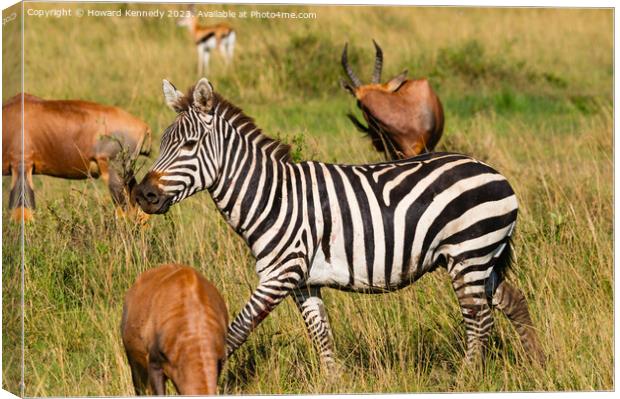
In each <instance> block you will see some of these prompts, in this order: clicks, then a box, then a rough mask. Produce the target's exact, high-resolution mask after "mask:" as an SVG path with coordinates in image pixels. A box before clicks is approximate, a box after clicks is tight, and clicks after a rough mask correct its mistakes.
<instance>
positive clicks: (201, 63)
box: [177, 5, 237, 76]
mask: <svg viewBox="0 0 620 399" xmlns="http://www.w3.org/2000/svg"><path fill="white" fill-rule="evenodd" d="M194 11H195V8H194V6H193V5H192V6H190V8H189V11H188V15H187V16H186V17H183V18H181V19H180V20H179V21H178V23H177V25H178V26H185V27H187V28H188V29H189V32H190V35H191V37H192V39H193V40H194V43H195V44H196V51H197V54H198V75H199V76H203V75H204V74H205V73H206V72H208V70H209V58H210V56H211V51H213V50H215V49H216V48H218V49H219V50H220V53H221V54H222V56H223V58H224V62H225V63H226V65H229V64H230V63H231V62H232V57H233V52H234V51H235V40H236V38H237V34H236V33H235V31H234V30H233V28H232V27H231V26H230V25H228V24H226V23H219V24H216V25H209V26H202V25H199V24H198V17H196V15H195V14H194Z"/></svg>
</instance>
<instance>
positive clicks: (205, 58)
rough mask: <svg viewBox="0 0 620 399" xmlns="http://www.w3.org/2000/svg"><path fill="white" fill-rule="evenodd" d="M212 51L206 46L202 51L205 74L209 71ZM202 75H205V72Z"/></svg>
mask: <svg viewBox="0 0 620 399" xmlns="http://www.w3.org/2000/svg"><path fill="white" fill-rule="evenodd" d="M210 51H211V50H210V49H209V48H208V47H206V46H205V48H204V50H203V52H202V70H203V73H205V74H207V73H209V56H210V55H211V54H209V52H210ZM200 76H203V74H202V73H201V74H200Z"/></svg>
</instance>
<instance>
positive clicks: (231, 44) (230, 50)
mask: <svg viewBox="0 0 620 399" xmlns="http://www.w3.org/2000/svg"><path fill="white" fill-rule="evenodd" d="M235 40H237V34H236V33H235V32H234V31H233V32H231V33H230V35H228V40H227V41H226V58H227V60H228V63H231V62H232V58H233V54H234V52H235Z"/></svg>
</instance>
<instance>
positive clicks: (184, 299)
mask: <svg viewBox="0 0 620 399" xmlns="http://www.w3.org/2000/svg"><path fill="white" fill-rule="evenodd" d="M227 328H228V311H227V309H226V304H225V303H224V300H223V299H222V297H221V295H220V294H219V292H218V291H217V289H216V288H215V287H214V286H213V285H212V284H211V283H209V282H208V281H207V280H206V279H205V278H204V277H202V276H201V275H200V274H199V273H198V272H197V271H195V270H194V269H192V268H191V267H187V266H181V265H162V266H159V267H157V268H155V269H151V270H148V271H146V272H144V273H142V274H141V275H140V276H139V277H138V279H137V281H136V283H135V284H134V285H133V286H132V287H131V288H130V289H129V291H128V292H127V295H126V296H125V304H124V306H123V317H122V321H121V335H122V338H123V345H124V346H125V352H126V354H127V360H128V362H129V366H130V368H131V378H132V381H133V385H134V389H135V391H136V394H137V395H146V394H147V393H149V392H148V391H149V390H150V394H155V395H165V394H166V380H167V379H168V378H169V379H171V380H172V382H173V383H174V386H175V388H176V390H177V392H178V393H179V394H181V395H214V394H215V393H216V392H217V379H218V376H219V373H220V370H221V369H222V365H223V363H224V360H225V358H226V329H227Z"/></svg>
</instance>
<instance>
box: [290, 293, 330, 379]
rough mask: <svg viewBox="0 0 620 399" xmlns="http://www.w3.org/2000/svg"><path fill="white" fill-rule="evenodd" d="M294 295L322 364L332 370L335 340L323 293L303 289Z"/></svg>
mask: <svg viewBox="0 0 620 399" xmlns="http://www.w3.org/2000/svg"><path fill="white" fill-rule="evenodd" d="M293 294H294V299H295V304H297V309H299V312H300V313H301V316H302V317H303V319H304V322H305V323H306V328H307V329H308V334H309V335H310V338H311V339H312V342H313V343H314V345H315V347H316V348H317V350H318V351H319V357H320V359H321V364H323V365H325V366H326V367H327V368H330V367H331V366H333V365H334V351H333V338H332V331H331V327H330V325H329V319H328V317H327V313H326V312H325V306H324V305H323V299H321V291H320V289H319V288H318V287H302V288H299V289H296V290H295V291H293Z"/></svg>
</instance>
